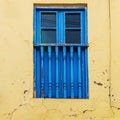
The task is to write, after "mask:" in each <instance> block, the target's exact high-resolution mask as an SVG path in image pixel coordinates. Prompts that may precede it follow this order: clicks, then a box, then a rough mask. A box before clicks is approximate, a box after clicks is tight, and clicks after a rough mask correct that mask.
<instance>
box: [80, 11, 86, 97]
mask: <svg viewBox="0 0 120 120" xmlns="http://www.w3.org/2000/svg"><path fill="white" fill-rule="evenodd" d="M81 27H82V31H81V44H83V45H84V44H85V16H84V11H83V12H81ZM84 54H85V52H84V48H82V49H81V57H82V60H81V64H82V65H81V67H82V80H81V82H82V83H81V88H82V98H85V92H86V89H85V66H84V64H85V59H84Z"/></svg>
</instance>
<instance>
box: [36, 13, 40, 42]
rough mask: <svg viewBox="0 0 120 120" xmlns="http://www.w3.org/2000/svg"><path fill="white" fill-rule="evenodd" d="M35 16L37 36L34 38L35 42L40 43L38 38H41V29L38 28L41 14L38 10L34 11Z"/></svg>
mask: <svg viewBox="0 0 120 120" xmlns="http://www.w3.org/2000/svg"><path fill="white" fill-rule="evenodd" d="M36 16H37V22H36V37H37V40H36V43H37V44H40V40H41V35H40V34H41V29H40V26H41V22H40V21H41V14H40V11H37V12H36Z"/></svg>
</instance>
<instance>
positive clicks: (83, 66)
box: [34, 8, 88, 98]
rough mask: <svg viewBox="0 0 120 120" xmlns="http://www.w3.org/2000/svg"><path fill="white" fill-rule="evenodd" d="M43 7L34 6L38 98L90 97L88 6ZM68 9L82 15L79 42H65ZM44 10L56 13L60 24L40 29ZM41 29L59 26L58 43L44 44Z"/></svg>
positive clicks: (35, 74)
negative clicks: (79, 7)
mask: <svg viewBox="0 0 120 120" xmlns="http://www.w3.org/2000/svg"><path fill="white" fill-rule="evenodd" d="M44 10H46V11H44ZM44 10H43V9H42V10H41V8H35V9H34V81H35V87H34V89H35V90H36V97H37V98H40V97H45V98H71V97H72V98H88V49H87V46H88V43H87V39H88V38H87V10H86V9H85V8H84V9H69V8H68V9H62V10H61V9H51V10H52V11H48V9H44ZM49 10H50V9H49ZM65 10H68V11H67V12H70V13H77V12H78V13H80V14H81V15H80V16H81V18H80V19H81V28H75V29H77V30H79V29H80V30H81V33H80V34H81V43H80V44H65V12H66V11H65ZM41 12H56V20H57V21H56V26H57V27H56V28H53V27H52V28H41V27H40V26H41V22H40V21H41ZM41 29H56V31H57V32H56V34H57V43H56V44H41ZM73 29H74V28H73Z"/></svg>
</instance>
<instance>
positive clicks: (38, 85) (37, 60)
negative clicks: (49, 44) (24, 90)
mask: <svg viewBox="0 0 120 120" xmlns="http://www.w3.org/2000/svg"><path fill="white" fill-rule="evenodd" d="M39 61H40V51H39V50H36V68H37V69H36V77H37V78H36V91H37V92H36V97H37V98H39V97H40V95H41V90H40V86H41V84H40V62H39Z"/></svg>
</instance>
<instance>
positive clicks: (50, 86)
mask: <svg viewBox="0 0 120 120" xmlns="http://www.w3.org/2000/svg"><path fill="white" fill-rule="evenodd" d="M48 59H49V60H48V61H49V93H48V95H49V98H51V97H52V80H51V47H50V46H48Z"/></svg>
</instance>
